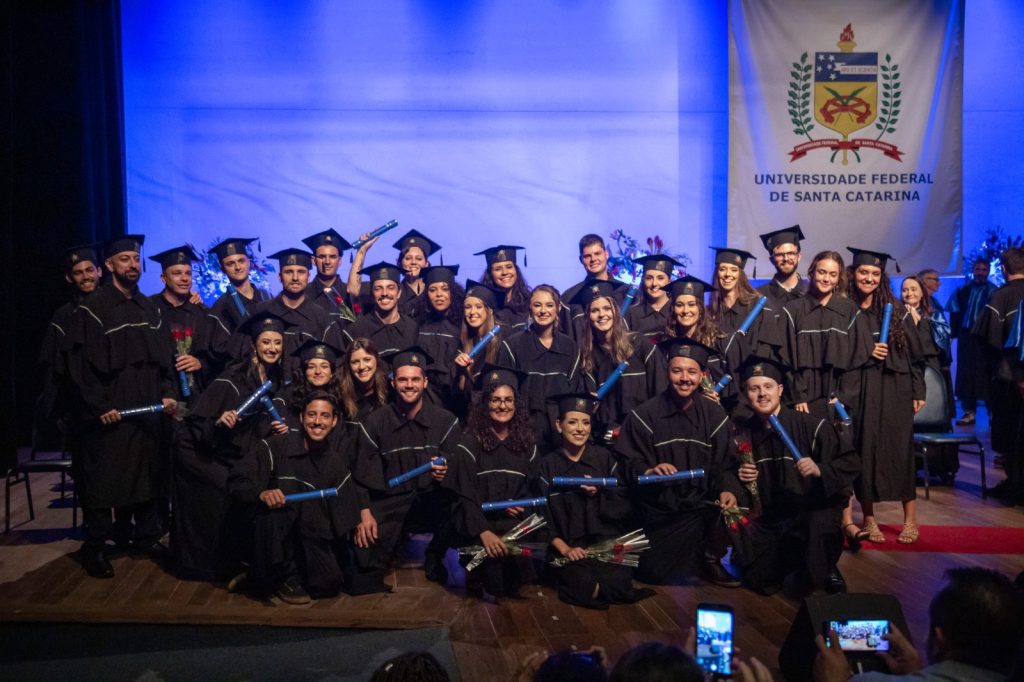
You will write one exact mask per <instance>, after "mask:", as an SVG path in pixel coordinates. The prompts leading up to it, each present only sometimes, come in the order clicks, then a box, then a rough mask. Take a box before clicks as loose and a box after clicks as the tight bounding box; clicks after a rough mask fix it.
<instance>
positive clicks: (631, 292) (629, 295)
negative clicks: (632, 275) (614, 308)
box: [619, 284, 640, 315]
mask: <svg viewBox="0 0 1024 682" xmlns="http://www.w3.org/2000/svg"><path fill="white" fill-rule="evenodd" d="M638 291H640V288H639V287H638V286H637V285H635V284H630V285H629V289H627V290H626V297H625V298H623V299H622V305H621V306H620V307H619V315H625V314H626V311H627V310H629V306H630V305H632V303H633V299H634V298H636V294H637V292H638Z"/></svg>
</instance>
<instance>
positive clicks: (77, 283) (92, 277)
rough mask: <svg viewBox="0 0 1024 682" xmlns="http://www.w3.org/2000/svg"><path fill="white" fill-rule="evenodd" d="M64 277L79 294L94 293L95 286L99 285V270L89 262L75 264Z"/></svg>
mask: <svg viewBox="0 0 1024 682" xmlns="http://www.w3.org/2000/svg"><path fill="white" fill-rule="evenodd" d="M65 277H66V279H67V280H68V283H69V284H72V285H74V287H75V288H76V289H78V291H79V293H82V294H91V293H92V292H94V291H96V285H97V284H99V281H100V269H99V268H97V267H96V264H95V263H93V262H92V261H91V260H83V261H79V262H77V263H75V265H74V267H72V268H71V270H70V271H69V272H68V274H67V275H65Z"/></svg>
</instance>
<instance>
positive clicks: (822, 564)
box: [725, 407, 860, 589]
mask: <svg viewBox="0 0 1024 682" xmlns="http://www.w3.org/2000/svg"><path fill="white" fill-rule="evenodd" d="M778 417H779V422H780V423H781V424H782V427H783V428H784V429H785V430H786V432H787V433H788V434H789V435H790V437H792V439H793V442H794V443H795V444H796V447H797V450H799V451H800V454H801V455H803V456H804V457H810V458H811V459H813V460H814V461H815V462H816V463H817V464H818V467H819V468H820V469H821V476H820V477H810V478H804V477H803V476H801V475H800V473H799V472H798V471H797V469H796V461H795V460H794V459H793V456H792V455H791V454H790V452H789V450H788V449H787V448H786V446H785V444H784V443H783V442H782V439H781V438H779V436H778V435H777V434H776V433H775V432H774V431H773V430H771V429H770V428H769V427H768V426H767V425H766V424H765V423H764V422H763V421H762V419H761V418H760V417H759V416H757V415H755V416H753V417H751V418H749V419H747V420H745V421H744V422H743V423H742V424H740V425H739V426H740V428H741V429H743V430H745V431H746V432H747V433H749V435H750V443H751V445H752V446H753V458H754V462H755V463H756V464H757V474H758V476H757V490H758V497H759V499H760V516H758V517H756V518H754V519H753V523H752V524H750V525H749V526H747V527H746V529H745V530H744V531H741V532H745V533H748V534H749V535H748V537H747V538H745V539H744V540H740V541H737V542H735V543H734V546H735V547H736V549H737V555H738V556H737V563H739V565H741V566H742V567H743V576H744V580H745V581H746V582H747V584H748V585H749V586H750V587H752V588H754V589H763V588H765V587H768V586H774V585H781V584H782V581H783V579H784V578H785V577H786V575H787V574H788V573H790V572H791V571H793V570H795V569H797V568H803V569H805V570H806V572H807V576H808V577H809V578H810V581H811V583H812V584H813V585H814V586H815V587H818V588H821V587H823V586H824V584H825V580H826V578H827V577H828V574H829V572H830V571H831V570H832V568H833V567H835V565H836V562H837V561H838V560H839V556H840V554H841V553H842V549H843V538H842V532H841V529H840V525H841V519H842V514H843V509H844V508H845V507H846V501H847V499H848V493H847V492H846V491H847V490H848V488H849V486H850V484H851V483H852V482H853V480H854V478H856V477H857V475H858V474H859V473H860V460H859V457H858V456H857V453H856V451H855V450H854V449H853V448H852V447H851V446H850V445H849V444H848V440H847V439H841V438H840V437H839V434H838V433H837V432H836V430H835V429H834V428H833V427H832V425H831V424H830V423H829V422H828V421H827V420H825V419H822V418H820V417H816V416H813V415H809V414H805V413H803V412H797V411H795V410H791V409H789V408H788V407H782V409H781V410H780V411H779V415H778ZM725 484H726V487H728V488H729V489H730V490H732V492H733V493H734V494H735V495H736V496H737V499H740V500H742V499H744V497H746V488H745V487H744V486H743V485H742V484H741V483H740V482H739V479H738V478H736V477H735V476H729V477H727V478H726V479H725Z"/></svg>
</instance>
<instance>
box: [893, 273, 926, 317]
mask: <svg viewBox="0 0 1024 682" xmlns="http://www.w3.org/2000/svg"><path fill="white" fill-rule="evenodd" d="M907 280H911V281H914V282H917V286H919V287H921V304H920V305H919V306H918V307H919V308H920V309H921V317H923V318H928V317H931V316H932V294H931V292H930V291H928V287H926V286H925V285H924V280H923V279H921V278H920V277H918V276H917V275H910V276H909V277H904V278H903V281H904V282H906V281H907ZM900 298H901V299H902V298H903V297H902V296H900Z"/></svg>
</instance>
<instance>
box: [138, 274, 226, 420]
mask: <svg viewBox="0 0 1024 682" xmlns="http://www.w3.org/2000/svg"><path fill="white" fill-rule="evenodd" d="M149 300H151V301H152V302H153V304H154V305H155V306H156V307H157V308H159V309H160V314H161V316H162V317H163V321H164V323H163V333H164V334H166V335H167V336H168V338H169V340H170V343H171V347H172V349H173V351H174V356H175V357H177V356H178V355H180V354H182V353H183V354H185V355H194V356H195V357H196V358H198V359H199V362H201V363H202V365H203V366H202V368H201V369H200V370H199V371H198V372H186V373H185V377H186V381H187V382H188V389H189V392H190V394H191V395H190V397H188V398H186V397H185V395H184V391H183V388H182V382H181V377H179V376H178V372H177V371H175V372H174V376H175V379H176V381H175V382H174V387H175V393H174V396H173V397H174V399H175V400H178V401H180V402H185V403H188V404H192V403H194V402H195V400H196V399H197V398H198V397H199V394H200V393H202V391H203V389H204V388H206V385H207V384H208V383H209V382H210V381H212V380H213V378H214V377H215V376H217V373H216V371H215V370H216V365H217V357H216V351H215V350H214V333H215V330H214V325H215V324H216V322H215V321H214V320H213V318H211V317H210V311H209V309H208V308H207V307H206V306H204V305H201V304H200V305H196V304H195V303H190V302H189V301H185V302H184V303H182V304H181V305H177V306H175V305H172V304H171V303H170V302H169V301H168V300H167V299H166V298H165V297H164V295H163V293H159V294H154V295H153V296H150V297H149ZM179 349H180V351H181V352H179ZM172 365H173V358H172Z"/></svg>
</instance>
